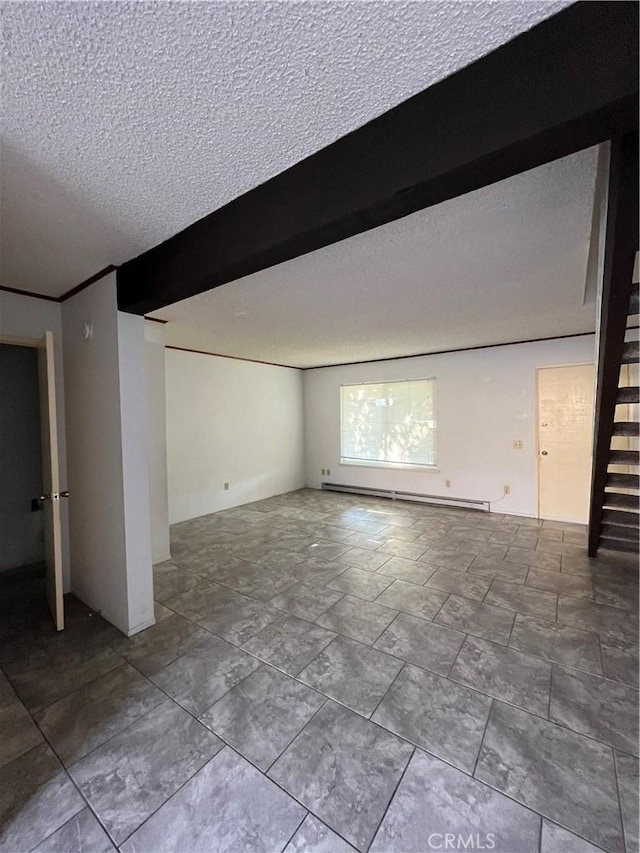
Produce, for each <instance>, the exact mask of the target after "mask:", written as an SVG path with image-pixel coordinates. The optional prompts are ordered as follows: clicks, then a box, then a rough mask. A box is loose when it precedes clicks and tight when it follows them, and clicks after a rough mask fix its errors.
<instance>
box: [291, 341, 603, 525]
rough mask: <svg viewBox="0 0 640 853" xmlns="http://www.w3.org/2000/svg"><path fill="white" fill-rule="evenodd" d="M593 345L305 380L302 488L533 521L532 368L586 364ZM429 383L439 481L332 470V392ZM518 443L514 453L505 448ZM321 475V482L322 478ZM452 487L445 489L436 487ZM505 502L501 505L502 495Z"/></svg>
mask: <svg viewBox="0 0 640 853" xmlns="http://www.w3.org/2000/svg"><path fill="white" fill-rule="evenodd" d="M594 347H595V339H594V336H593V335H588V336H584V337H575V338H567V339H564V340H554V341H541V342H538V343H531V344H515V345H511V346H504V347H493V348H487V349H477V350H469V351H466V352H455V353H445V354H443V355H429V356H421V357H418V358H410V359H398V360H395V361H384V362H379V363H367V364H359V365H350V366H347V367H327V368H320V369H317V370H307V371H305V373H304V401H305V406H304V412H305V464H306V479H307V485H309V486H311V487H314V488H319V487H320V483H321V482H322V480H323V479H325V480H330V481H331V482H336V483H344V484H349V485H360V486H371V487H378V488H385V489H397V490H402V491H412V492H418V493H423V494H424V493H427V494H432V495H443V496H444V495H450V496H454V497H460V498H475V499H480V500H489V501H491V502H492V509H494V510H495V511H499V512H505V513H514V514H521V515H536V514H537V499H538V498H537V456H536V368H537V367H545V366H546V367H549V366H552V365H563V364H576V363H580V362H592V361H593V358H594ZM431 376H435V377H436V413H437V423H438V450H437V458H438V467H439V471H438V472H430V471H429V472H427V471H416V470H385V469H380V468H367V467H361V466H352V465H341V464H340V385H342V384H358V383H364V382H376V381H382V380H390V379H412V378H413V379H418V378H426V377H431ZM515 439H520V440H522V441H523V442H524V449H523V450H514V449H513V441H514V440H515ZM322 468H325V469H327V468H329V469H330V471H331V475H330V477H324V478H323V477H322V475H321V469H322ZM445 480H450V481H451V487H450V488H447V487H446V486H445ZM505 485H509V486H511V494H510V495H506V496H504V495H503V487H504V486H505Z"/></svg>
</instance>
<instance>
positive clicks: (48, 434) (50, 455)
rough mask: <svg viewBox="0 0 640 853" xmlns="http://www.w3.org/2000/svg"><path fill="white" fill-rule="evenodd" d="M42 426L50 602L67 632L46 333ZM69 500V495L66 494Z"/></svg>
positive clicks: (41, 356)
mask: <svg viewBox="0 0 640 853" xmlns="http://www.w3.org/2000/svg"><path fill="white" fill-rule="evenodd" d="M38 372H39V379H40V425H41V435H42V484H43V490H42V498H43V500H42V506H43V510H44V534H45V551H46V562H47V581H46V588H47V599H48V601H49V607H50V608H51V615H52V616H53V621H54V622H55V626H56V628H57V630H58V631H62V629H63V628H64V598H63V590H62V529H61V524H60V500H61V497H60V468H59V464H58V423H57V418H56V386H55V364H54V353H53V332H45V336H44V339H43V340H42V343H41V346H40V349H39V350H38ZM63 495H64V496H65V497H66V496H68V495H67V493H66V492H64V493H63Z"/></svg>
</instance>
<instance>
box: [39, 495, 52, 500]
mask: <svg viewBox="0 0 640 853" xmlns="http://www.w3.org/2000/svg"><path fill="white" fill-rule="evenodd" d="M51 497H52V496H51V495H40V497H39V498H38V500H39V501H50V500H51Z"/></svg>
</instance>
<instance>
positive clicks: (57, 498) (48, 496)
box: [39, 492, 69, 501]
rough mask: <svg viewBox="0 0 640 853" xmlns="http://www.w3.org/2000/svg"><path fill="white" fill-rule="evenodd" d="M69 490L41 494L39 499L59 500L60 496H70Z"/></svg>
mask: <svg viewBox="0 0 640 853" xmlns="http://www.w3.org/2000/svg"><path fill="white" fill-rule="evenodd" d="M68 497H69V492H54V493H53V494H51V495H40V498H39V500H41V501H57V500H60V498H68Z"/></svg>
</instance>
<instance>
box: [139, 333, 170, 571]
mask: <svg viewBox="0 0 640 853" xmlns="http://www.w3.org/2000/svg"><path fill="white" fill-rule="evenodd" d="M144 339H145V352H146V367H147V408H148V423H149V428H148V436H147V452H148V459H149V492H150V502H151V552H152V557H153V562H154V563H161V562H163V561H164V560H168V559H170V557H171V551H170V548H169V495H168V492H167V411H166V394H165V373H166V362H165V349H164V342H165V341H164V339H165V334H164V326H163V325H161V324H159V323H153V322H151V321H150V320H148V321H147V322H146V323H145V327H144Z"/></svg>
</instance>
